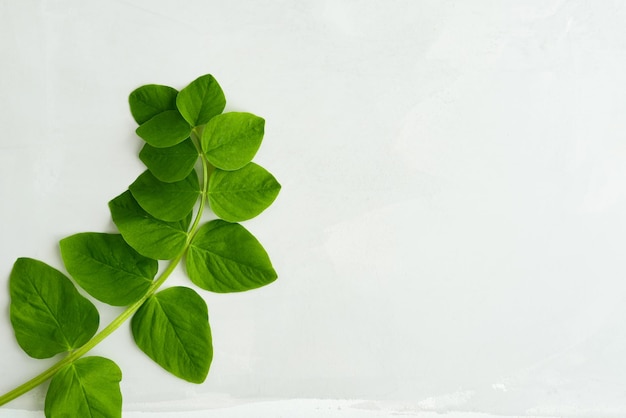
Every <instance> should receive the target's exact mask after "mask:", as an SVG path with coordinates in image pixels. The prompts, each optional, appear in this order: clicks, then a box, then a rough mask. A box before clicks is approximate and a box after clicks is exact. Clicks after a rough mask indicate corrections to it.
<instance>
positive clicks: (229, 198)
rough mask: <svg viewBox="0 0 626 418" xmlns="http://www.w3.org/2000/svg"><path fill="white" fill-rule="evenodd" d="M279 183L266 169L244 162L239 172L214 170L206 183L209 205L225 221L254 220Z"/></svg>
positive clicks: (278, 188) (271, 198)
mask: <svg viewBox="0 0 626 418" xmlns="http://www.w3.org/2000/svg"><path fill="white" fill-rule="evenodd" d="M279 191H280V184H279V183H278V181H276V179H275V178H274V176H272V175H271V174H270V173H269V172H268V171H267V170H266V169H264V168H263V167H261V166H259V165H257V164H255V163H248V164H246V165H245V166H243V167H242V168H240V169H239V170H235V171H224V170H220V169H216V170H215V171H214V172H213V174H211V179H210V180H209V204H210V205H211V209H213V212H215V214H216V215H217V216H219V217H220V218H222V219H224V220H225V221H229V222H241V221H245V220H248V219H251V218H254V217H255V216H257V215H258V214H260V213H261V212H263V211H264V210H265V209H267V208H268V207H269V205H271V204H272V202H273V201H274V199H276V196H278V192H279Z"/></svg>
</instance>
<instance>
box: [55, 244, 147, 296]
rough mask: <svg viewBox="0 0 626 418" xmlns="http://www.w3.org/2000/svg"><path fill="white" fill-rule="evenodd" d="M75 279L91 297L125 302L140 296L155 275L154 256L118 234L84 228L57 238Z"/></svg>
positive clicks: (68, 268)
mask: <svg viewBox="0 0 626 418" xmlns="http://www.w3.org/2000/svg"><path fill="white" fill-rule="evenodd" d="M60 247H61V256H62V257H63V262H64V263H65V267H66V268H67V271H68V272H69V273H70V274H71V275H72V277H73V278H74V280H76V282H77V283H78V284H79V285H80V286H81V287H82V288H83V289H85V290H86V291H87V292H88V293H89V294H90V295H91V296H93V297H94V298H96V299H98V300H100V301H102V302H105V303H108V304H110V305H115V306H126V305H130V304H131V303H133V302H135V301H137V300H138V299H139V298H141V297H142V296H143V295H144V294H145V293H146V291H147V290H148V288H149V287H150V284H152V279H154V276H155V275H156V273H157V271H158V269H159V266H158V263H157V261H156V260H153V259H151V258H148V257H144V256H142V255H141V254H139V253H138V252H137V251H135V250H134V249H133V248H132V247H131V246H129V245H128V244H127V243H126V241H124V239H123V238H122V236H121V235H119V234H102V233H95V232H85V233H81V234H76V235H72V236H70V237H67V238H64V239H62V240H61V242H60Z"/></svg>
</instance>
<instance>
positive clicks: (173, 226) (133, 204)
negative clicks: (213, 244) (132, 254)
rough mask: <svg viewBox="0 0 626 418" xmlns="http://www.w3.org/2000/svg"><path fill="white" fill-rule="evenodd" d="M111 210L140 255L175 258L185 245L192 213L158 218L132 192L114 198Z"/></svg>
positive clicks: (159, 258) (114, 220)
mask: <svg viewBox="0 0 626 418" xmlns="http://www.w3.org/2000/svg"><path fill="white" fill-rule="evenodd" d="M109 209H110V210H111V217H112V218H113V222H114V223H115V225H116V226H117V229H119V231H120V233H121V234H122V236H123V237H124V240H125V241H126V242H127V243H128V244H129V245H130V246H131V247H133V248H134V249H135V250H136V251H137V252H138V253H139V254H142V255H144V256H146V257H149V258H154V259H156V260H171V259H172V258H174V257H176V256H177V255H178V254H180V252H181V251H182V250H183V248H185V244H186V242H187V229H188V228H189V224H190V223H191V213H189V215H188V216H187V217H186V218H185V219H183V220H180V221H177V222H166V221H162V220H160V219H156V218H155V217H153V216H151V215H150V214H149V213H147V212H146V211H145V210H143V209H142V208H141V206H139V204H138V203H137V201H136V200H135V199H134V198H133V195H132V194H131V193H130V191H126V192H124V193H122V194H121V195H119V196H118V197H116V198H115V199H113V200H111V201H110V202H109Z"/></svg>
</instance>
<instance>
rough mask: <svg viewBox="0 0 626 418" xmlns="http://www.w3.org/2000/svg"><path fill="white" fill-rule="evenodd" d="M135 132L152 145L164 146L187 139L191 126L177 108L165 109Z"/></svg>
mask: <svg viewBox="0 0 626 418" xmlns="http://www.w3.org/2000/svg"><path fill="white" fill-rule="evenodd" d="M135 132H137V135H139V137H141V139H143V140H144V141H146V142H147V143H148V144H150V145H152V146H153V147H157V148H165V147H171V146H174V145H176V144H178V143H180V142H183V141H184V140H185V139H187V138H188V137H189V134H190V133H191V127H190V126H189V124H188V123H187V122H185V119H183V117H182V116H181V115H180V113H178V110H166V111H165V112H161V113H159V114H158V115H156V116H154V117H153V118H152V119H150V120H148V121H146V122H144V123H143V124H141V125H140V126H139V127H138V128H137V129H136V131H135Z"/></svg>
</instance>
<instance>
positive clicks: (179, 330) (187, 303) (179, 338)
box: [131, 287, 213, 383]
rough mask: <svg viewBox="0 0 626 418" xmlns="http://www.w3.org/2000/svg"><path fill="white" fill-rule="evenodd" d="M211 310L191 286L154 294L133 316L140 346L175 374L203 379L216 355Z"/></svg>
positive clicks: (197, 381)
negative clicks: (210, 317)
mask: <svg viewBox="0 0 626 418" xmlns="http://www.w3.org/2000/svg"><path fill="white" fill-rule="evenodd" d="M208 321H209V314H208V310H207V306H206V303H205V302H204V300H203V299H202V298H201V297H200V296H199V295H198V294H197V293H196V292H195V291H194V290H192V289H189V288H187V287H171V288H169V289H165V290H163V291H161V292H159V293H157V294H156V295H153V296H151V297H150V298H149V299H148V300H147V301H146V302H145V303H144V304H143V305H142V306H141V308H139V310H138V311H137V313H135V315H134V316H133V319H132V323H131V327H132V331H133V337H134V338H135V341H136V343H137V345H138V346H139V348H141V350H142V351H143V352H144V353H146V354H147V355H148V356H149V357H150V358H151V359H152V360H154V361H155V362H156V363H157V364H159V365H160V366H161V367H163V368H164V369H165V370H167V371H168V372H170V373H172V374H173V375H175V376H177V377H180V378H181V379H185V380H187V381H189V382H193V383H202V382H203V381H204V380H205V379H206V376H207V374H208V373H209V367H210V365H211V360H212V358H213V346H212V342H211V329H210V327H209V322H208Z"/></svg>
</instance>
